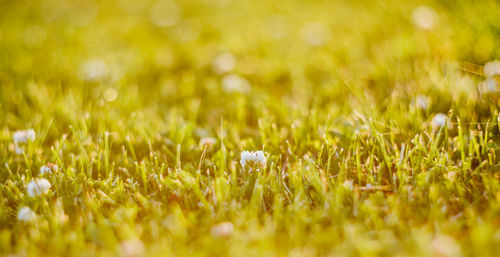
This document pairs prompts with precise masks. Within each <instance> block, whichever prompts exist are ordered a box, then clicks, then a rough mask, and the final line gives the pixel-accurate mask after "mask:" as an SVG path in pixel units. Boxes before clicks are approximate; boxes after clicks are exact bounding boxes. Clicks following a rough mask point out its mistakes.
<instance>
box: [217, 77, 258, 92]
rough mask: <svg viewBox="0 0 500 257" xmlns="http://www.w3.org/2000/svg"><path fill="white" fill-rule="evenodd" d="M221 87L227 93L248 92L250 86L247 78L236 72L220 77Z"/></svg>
mask: <svg viewBox="0 0 500 257" xmlns="http://www.w3.org/2000/svg"><path fill="white" fill-rule="evenodd" d="M222 87H223V89H224V91H226V92H227V93H233V92H237V93H248V92H249V91H250V88H251V87H250V83H249V82H248V80H246V79H245V78H243V77H240V76H238V75H236V74H229V75H226V76H224V78H222Z"/></svg>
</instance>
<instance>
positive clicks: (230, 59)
mask: <svg viewBox="0 0 500 257" xmlns="http://www.w3.org/2000/svg"><path fill="white" fill-rule="evenodd" d="M235 65H236V58H234V56H233V55H232V54H231V53H223V54H221V55H219V56H217V57H216V58H215V59H214V61H213V63H212V70H213V71H214V72H215V73H217V74H222V73H226V72H230V71H232V70H233V69H234V66H235Z"/></svg>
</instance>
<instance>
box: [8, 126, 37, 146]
mask: <svg viewBox="0 0 500 257" xmlns="http://www.w3.org/2000/svg"><path fill="white" fill-rule="evenodd" d="M35 137H36V134H35V131H34V130H33V129H28V130H18V131H16V132H14V135H13V139H14V144H16V145H17V144H19V143H27V142H28V141H32V142H33V141H35Z"/></svg>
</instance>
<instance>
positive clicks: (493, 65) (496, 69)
mask: <svg viewBox="0 0 500 257" xmlns="http://www.w3.org/2000/svg"><path fill="white" fill-rule="evenodd" d="M483 73H484V75H485V76H486V77H494V76H497V75H500V61H498V60H495V61H491V62H487V63H486V64H485V65H484V67H483Z"/></svg>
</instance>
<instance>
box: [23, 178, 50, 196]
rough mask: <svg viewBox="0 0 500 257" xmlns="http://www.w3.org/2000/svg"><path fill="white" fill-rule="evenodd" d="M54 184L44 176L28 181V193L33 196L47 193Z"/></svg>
mask: <svg viewBox="0 0 500 257" xmlns="http://www.w3.org/2000/svg"><path fill="white" fill-rule="evenodd" d="M51 186H52V185H51V184H50V182H49V181H48V180H46V179H44V178H37V179H34V180H32V181H31V182H30V183H28V188H27V190H28V195H29V196H31V197H35V196H39V195H45V194H47V193H48V192H49V189H50V187H51Z"/></svg>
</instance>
